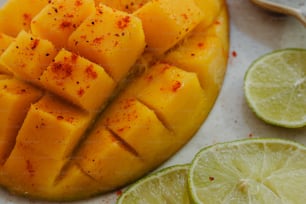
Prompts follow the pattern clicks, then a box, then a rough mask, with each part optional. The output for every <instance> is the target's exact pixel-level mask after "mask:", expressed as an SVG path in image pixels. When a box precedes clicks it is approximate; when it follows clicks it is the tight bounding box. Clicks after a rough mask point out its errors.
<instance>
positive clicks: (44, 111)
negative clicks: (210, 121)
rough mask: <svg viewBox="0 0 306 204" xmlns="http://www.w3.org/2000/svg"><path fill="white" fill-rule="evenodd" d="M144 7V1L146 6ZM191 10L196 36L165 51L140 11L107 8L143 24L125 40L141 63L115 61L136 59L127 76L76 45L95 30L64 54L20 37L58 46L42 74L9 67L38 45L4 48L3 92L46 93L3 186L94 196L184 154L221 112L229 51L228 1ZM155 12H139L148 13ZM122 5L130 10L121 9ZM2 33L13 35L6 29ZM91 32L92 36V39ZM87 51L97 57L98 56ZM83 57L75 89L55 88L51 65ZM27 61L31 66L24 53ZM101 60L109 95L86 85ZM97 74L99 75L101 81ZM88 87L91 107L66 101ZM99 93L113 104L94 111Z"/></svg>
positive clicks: (11, 152) (56, 195)
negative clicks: (218, 104) (158, 48)
mask: <svg viewBox="0 0 306 204" xmlns="http://www.w3.org/2000/svg"><path fill="white" fill-rule="evenodd" d="M59 1H61V0H59ZM81 1H82V0H80V2H81ZM99 1H101V2H102V0H97V1H95V3H96V5H98V4H99V3H101V2H99ZM76 2H78V3H80V2H79V1H76ZM92 2H93V1H92ZM105 2H107V1H105ZM121 2H123V1H121ZM126 2H130V1H129V0H127V1H126ZM137 2H139V3H140V4H142V3H141V0H139V1H137ZM169 2H171V1H169ZM186 2H187V1H186ZM102 3H103V2H102ZM108 3H109V4H111V2H108ZM117 3H118V2H117ZM145 3H147V2H145ZM113 4H116V2H113ZM187 4H188V2H187ZM191 4H192V5H193V6H195V7H196V8H197V9H196V10H197V11H200V13H202V14H203V15H202V14H201V20H196V21H197V22H196V23H194V24H193V29H191V30H188V32H187V33H185V34H184V37H183V38H182V39H180V40H178V41H176V42H175V43H174V44H173V45H172V44H171V46H169V44H168V45H167V48H166V49H165V48H163V51H162V52H155V51H154V50H152V49H151V50H150V49H148V48H146V49H145V48H144V47H145V44H146V43H147V42H146V41H145V40H146V38H145V37H146V36H145V32H144V31H143V30H142V26H143V22H142V21H141V20H140V18H139V17H137V13H138V12H139V10H138V8H137V9H135V8H133V9H135V10H129V11H128V12H129V13H124V8H123V9H121V11H117V10H114V9H111V8H108V7H107V5H103V4H102V5H100V6H98V7H97V8H103V9H102V10H103V11H107V13H108V15H109V16H108V18H109V19H113V17H114V16H112V15H119V16H130V17H132V18H133V21H135V24H134V25H135V27H134V28H133V29H134V31H133V32H135V33H137V34H138V37H136V38H135V39H133V40H132V41H128V40H126V39H125V40H126V41H125V42H124V43H127V44H126V45H129V43H132V42H135V43H137V45H135V47H137V50H136V51H135V52H134V53H133V54H132V55H133V57H129V54H130V53H129V52H123V53H120V54H118V55H117V57H114V56H113V55H110V56H109V60H115V59H117V58H118V56H123V57H122V58H124V59H125V60H126V61H124V60H123V62H128V63H127V64H130V66H127V65H124V66H125V68H124V69H119V70H118V69H117V70H112V66H109V64H106V66H104V65H103V63H105V62H104V61H100V60H101V59H99V56H98V55H96V56H95V55H92V56H91V55H90V54H88V53H87V52H85V51H84V50H86V49H88V48H85V47H82V46H81V47H77V48H76V46H74V45H75V42H76V41H74V40H78V39H83V38H84V36H82V34H80V33H82V32H86V31H88V30H86V29H83V31H82V32H80V30H78V29H76V30H74V31H73V32H72V34H71V36H69V38H68V42H67V44H66V45H67V46H66V47H65V48H64V49H59V48H58V47H57V48H56V45H53V44H54V43H52V42H50V41H48V40H46V39H44V38H42V37H40V36H36V35H35V36H33V35H32V34H31V33H30V32H28V31H29V30H26V31H21V30H20V32H19V33H16V35H15V36H18V35H21V36H23V37H25V38H23V39H28V40H29V39H31V36H32V38H33V39H34V38H35V39H39V40H42V41H43V42H46V44H45V46H43V48H44V49H45V48H46V47H48V49H49V48H50V49H51V50H53V52H52V53H53V54H52V56H50V54H48V56H50V59H51V60H49V59H48V61H47V62H45V63H44V66H42V67H40V68H39V69H38V72H36V73H37V74H36V75H35V76H34V75H25V74H24V73H23V72H21V71H16V70H18V68H17V69H15V68H14V66H8V65H9V63H8V62H14V58H15V57H13V56H14V55H13V52H10V50H13V49H14V48H15V47H16V45H24V46H25V49H29V48H31V47H32V44H31V43H30V44H29V43H28V45H27V43H24V42H26V41H22V40H20V39H19V40H18V38H17V39H14V38H13V39H11V40H12V41H10V40H9V42H8V44H7V46H5V47H4V48H3V53H4V55H3V54H2V53H0V63H1V58H2V59H4V60H3V62H4V64H5V66H6V67H8V68H9V69H8V70H9V72H3V73H1V75H0V85H1V83H2V82H1V81H8V82H10V83H11V84H13V85H14V86H15V85H16V84H20V83H23V84H24V85H22V86H24V87H29V89H31V90H37V94H36V95H35V94H34V95H35V97H33V98H31V100H30V102H27V103H26V104H27V107H28V108H29V110H28V111H26V115H24V116H22V117H24V119H23V120H24V122H23V123H21V124H20V128H19V131H18V132H17V133H16V131H15V133H14V135H15V136H13V140H12V141H11V142H10V147H9V148H8V149H3V150H4V152H5V154H4V155H5V156H4V157H3V159H2V164H1V165H0V183H1V185H2V186H3V187H4V188H7V190H8V191H10V192H13V193H14V194H18V195H22V196H25V197H31V198H35V199H41V200H50V201H70V200H80V199H86V198H88V197H92V196H95V195H98V194H101V193H105V192H110V191H113V190H115V189H118V188H121V187H123V186H125V185H127V184H129V183H131V182H133V181H135V180H136V179H138V178H140V177H142V176H143V175H145V174H147V173H148V172H150V171H151V170H153V169H154V168H156V167H158V166H159V165H160V164H161V163H163V162H165V161H166V160H167V159H168V158H169V157H171V156H172V155H173V154H175V153H176V152H177V151H178V150H179V149H180V148H181V147H183V145H184V144H186V143H187V142H188V141H189V140H190V139H191V138H192V136H193V135H194V134H195V133H196V131H197V130H198V128H199V127H200V125H201V124H202V123H203V121H204V120H205V118H206V117H207V116H208V114H209V112H210V110H211V108H212V107H213V104H214V102H215V100H216V98H217V95H218V93H219V91H220V89H221V85H222V82H223V78H224V74H225V71H226V63H227V54H228V47H229V41H228V33H229V30H228V29H229V28H228V13H227V7H226V4H225V1H224V0H210V1H208V3H207V4H202V2H201V1H200V0H194V1H192V2H191ZM145 5H146V4H144V5H141V6H140V5H138V6H139V7H140V9H141V8H143V7H145ZM117 6H118V7H120V6H122V5H120V3H118V5H117ZM114 7H115V6H114ZM121 8H122V7H121ZM131 9H132V8H131ZM174 10H175V9H174ZM96 11H98V12H99V11H101V10H99V9H98V10H96ZM205 11H207V12H205ZM208 11H209V12H208ZM95 15H96V13H92V15H91V17H89V18H87V19H85V20H84V22H83V23H81V25H80V27H81V26H82V25H83V28H84V27H86V25H87V26H88V25H89V24H90V25H92V21H91V20H92V19H95V20H101V19H98V18H94V16H95ZM0 16H1V11H0ZM183 17H184V16H183ZM115 19H116V18H115ZM94 24H96V22H94ZM120 25H122V24H120ZM28 29H30V28H28ZM133 29H132V28H131V30H133ZM111 31H113V30H111ZM0 32H4V33H5V31H4V30H1V29H0ZM90 33H91V31H90V30H89V32H88V33H86V34H89V35H91V34H90ZM115 34H116V33H115ZM106 35H107V33H106ZM8 36H9V35H8ZM93 36H94V34H93ZM97 37H99V36H96V37H93V40H94V39H95V38H97ZM117 37H118V36H117V35H114V36H111V37H110V38H109V41H108V43H115V44H116V42H115V41H113V40H115V39H117ZM125 37H126V36H125ZM19 38H20V36H19ZM158 40H160V39H158ZM16 42H22V43H21V44H16ZM64 44H65V43H63V44H62V45H60V46H64ZM132 44H133V43H132ZM49 45H50V46H49ZM57 46H58V45H57ZM106 48H107V46H106ZM90 49H91V48H90ZM128 50H129V49H128ZM165 50H167V52H165ZM119 51H120V49H119ZM121 51H122V49H121ZM5 53H6V54H5ZM81 53H87V54H88V56H84V55H83V54H81ZM10 56H11V57H10ZM56 56H57V57H56ZM75 56H77V57H76V58H79V59H82V60H81V61H80V62H79V65H78V66H79V68H78V69H77V71H76V72H73V71H72V70H71V69H70V68H68V69H64V71H65V72H62V74H63V76H68V77H67V78H69V80H67V81H66V80H63V81H62V82H63V83H65V84H66V85H67V86H66V87H64V89H62V88H63V87H61V88H60V89H54V88H53V89H52V88H51V86H50V84H48V83H46V81H47V80H46V79H47V78H48V77H51V74H48V71H50V70H51V68H50V65H52V63H56V62H59V59H60V60H67V59H69V60H72V61H74V60H75V59H76V58H75ZM19 57H20V58H21V59H22V56H19ZM90 57H92V59H89V58H90ZM106 57H107V56H106ZM25 60H27V58H25ZM91 60H92V61H93V62H92V63H95V64H96V65H97V66H95V69H93V70H97V69H101V70H100V71H101V72H103V76H104V80H108V81H109V83H108V84H109V86H108V88H107V87H103V85H102V84H103V83H102V81H104V80H101V83H98V84H99V85H97V86H94V84H91V83H87V82H85V81H82V78H78V77H79V76H81V75H82V74H80V73H82V72H83V71H82V70H86V68H87V65H89V64H88V63H90V61H91ZM97 60H98V61H97ZM106 62H107V61H106ZM108 62H110V61H108ZM117 63H118V62H117ZM119 63H122V62H119ZM38 64H39V63H38ZM29 65H31V63H29ZM73 66H75V65H73ZM116 66H117V67H121V66H120V65H116ZM59 67H60V66H59ZM80 67H83V68H80ZM66 68H67V67H66ZM143 68H144V69H143ZM103 69H105V71H103ZM93 70H92V69H91V71H90V72H89V73H90V75H91V76H96V74H94V72H92V71H93ZM62 71H63V70H62ZM87 74H88V72H87ZM129 74H130V75H129ZM33 76H34V77H33ZM126 76H128V78H126ZM49 80H50V79H49ZM60 81H61V80H59V81H58V83H61V82H60ZM53 82H54V81H53ZM69 83H70V84H69ZM80 84H87V85H86V86H87V88H88V89H90V88H91V87H93V90H94V91H92V92H91V96H90V97H89V98H91V99H90V100H88V101H87V100H86V99H84V101H82V100H79V99H77V98H75V97H67V95H66V94H65V93H67V94H68V93H69V92H71V93H72V96H76V95H73V94H76V93H79V94H80V93H82V92H75V91H76V90H78V89H77V88H78V86H79V85H80ZM55 85H56V84H55ZM76 87H77V88H76ZM107 90H109V91H107ZM99 91H100V92H103V93H101V94H100V96H101V95H102V96H103V98H104V99H103V100H101V101H100V102H97V101H94V103H93V104H94V105H90V104H88V103H89V102H90V101H91V100H94V92H97V94H99ZM1 93H5V94H6V95H7V92H6V91H5V88H4V86H2V87H1V86H0V95H1ZM33 93H34V91H33ZM35 93H36V92H35ZM53 94H55V95H53ZM10 100H11V101H13V100H15V99H14V98H12V97H8V99H4V100H3V103H4V104H8V103H9V101H10ZM16 101H17V100H16ZM21 104H23V103H21ZM2 106H3V107H4V105H2ZM0 109H1V107H0ZM6 109H7V108H6ZM13 109H14V108H11V110H13ZM18 109H19V108H18ZM15 115H17V114H15ZM186 118H188V120H186ZM20 120H21V119H20ZM0 121H6V118H4V116H2V115H0ZM2 124H7V125H10V124H9V123H7V122H5V123H0V130H1V128H2V126H1V125H2ZM36 127H39V128H41V131H40V132H38V131H33V129H35V128H36ZM9 132H10V133H11V132H13V131H9ZM32 132H35V133H39V134H32ZM1 136H2V135H1ZM44 137H47V138H45V139H44ZM0 148H1V146H0ZM0 152H1V151H0ZM0 156H1V155H0ZM20 172H22V173H20Z"/></svg>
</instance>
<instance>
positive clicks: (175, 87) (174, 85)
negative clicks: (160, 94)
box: [172, 81, 182, 92]
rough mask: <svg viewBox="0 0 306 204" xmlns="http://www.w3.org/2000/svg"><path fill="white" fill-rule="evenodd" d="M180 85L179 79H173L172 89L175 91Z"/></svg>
mask: <svg viewBox="0 0 306 204" xmlns="http://www.w3.org/2000/svg"><path fill="white" fill-rule="evenodd" d="M181 86H182V83H181V82H180V81H175V82H174V83H173V84H172V91H173V92H176V91H177V90H178V89H179V88H181Z"/></svg>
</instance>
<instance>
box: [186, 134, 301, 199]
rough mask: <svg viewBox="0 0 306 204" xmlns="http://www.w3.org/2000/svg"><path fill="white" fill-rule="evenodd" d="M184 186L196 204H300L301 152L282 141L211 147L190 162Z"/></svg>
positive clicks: (248, 142)
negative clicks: (187, 185) (187, 184)
mask: <svg viewBox="0 0 306 204" xmlns="http://www.w3.org/2000/svg"><path fill="white" fill-rule="evenodd" d="M188 181H189V188H190V192H191V193H190V195H191V197H192V199H193V200H194V202H195V203H208V204H209V203H214V204H218V203H224V204H247V203H252V204H258V203H269V204H291V203H292V204H293V203H295V204H296V203H305V201H306V193H305V190H306V147H304V146H302V145H301V144H298V143H295V142H292V141H287V140H281V139H248V140H240V141H234V142H230V143H220V144H216V145H214V146H210V147H207V148H205V149H203V150H201V151H200V152H199V153H198V154H197V155H196V156H195V158H194V160H193V161H192V164H191V166H190V170H189V176H188Z"/></svg>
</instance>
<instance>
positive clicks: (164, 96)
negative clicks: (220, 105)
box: [129, 64, 210, 143]
mask: <svg viewBox="0 0 306 204" xmlns="http://www.w3.org/2000/svg"><path fill="white" fill-rule="evenodd" d="M129 92H131V94H133V93H134V94H135V96H136V98H137V99H138V100H139V101H141V102H142V103H143V104H146V105H147V106H148V107H150V109H152V110H154V112H155V113H156V114H157V116H158V118H159V119H160V121H162V122H163V124H164V125H165V126H166V127H167V128H168V129H169V130H172V131H173V132H174V133H175V134H176V136H177V138H176V141H177V142H181V143H184V142H186V138H187V137H188V133H189V134H190V133H191V132H194V131H195V129H194V128H195V127H198V126H199V125H200V124H201V122H202V121H201V120H199V118H203V117H204V116H205V115H206V114H207V113H208V111H209V108H210V107H209V108H208V107H206V106H207V105H206V104H208V100H207V96H206V95H205V92H204V90H203V89H202V88H201V85H200V83H199V80H198V78H197V76H196V74H195V73H191V72H186V71H184V70H181V69H179V68H177V67H175V66H171V65H168V64H157V65H155V66H153V67H151V68H150V71H149V72H148V73H146V75H145V76H144V77H142V78H141V79H140V81H139V82H138V83H137V82H136V83H134V84H133V85H132V88H131V89H130V90H129ZM178 101H179V103H178ZM186 118H188V120H190V121H194V122H191V123H190V125H187V124H186ZM179 135H183V136H184V138H180V136H179Z"/></svg>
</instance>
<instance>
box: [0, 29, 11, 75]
mask: <svg viewBox="0 0 306 204" xmlns="http://www.w3.org/2000/svg"><path fill="white" fill-rule="evenodd" d="M13 39H14V38H13V37H11V36H9V35H6V34H4V33H0V56H1V55H2V53H3V52H4V51H5V50H6V48H7V47H8V46H9V45H10V44H11V43H12V41H13ZM0 73H5V74H8V73H10V72H9V70H8V68H7V67H6V66H5V65H4V64H3V63H2V62H1V61H0Z"/></svg>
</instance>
